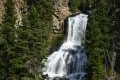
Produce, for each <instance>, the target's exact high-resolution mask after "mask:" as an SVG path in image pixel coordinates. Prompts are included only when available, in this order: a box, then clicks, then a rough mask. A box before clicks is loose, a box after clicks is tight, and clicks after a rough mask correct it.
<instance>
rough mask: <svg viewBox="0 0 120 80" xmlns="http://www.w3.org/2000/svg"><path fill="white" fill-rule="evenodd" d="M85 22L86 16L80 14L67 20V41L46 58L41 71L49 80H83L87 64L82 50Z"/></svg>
mask: <svg viewBox="0 0 120 80" xmlns="http://www.w3.org/2000/svg"><path fill="white" fill-rule="evenodd" d="M87 20H88V15H86V14H82V13H80V14H77V15H75V16H73V17H69V18H68V35H67V40H66V41H65V42H64V43H63V44H62V45H61V47H60V49H59V50H58V51H55V52H53V53H52V54H51V55H50V56H49V57H48V59H47V62H46V64H45V66H46V67H45V68H44V69H43V74H44V75H48V77H49V80H52V79H55V78H62V79H63V80H83V77H84V76H85V74H86V73H85V67H86V64H87V56H86V53H85V49H84V39H85V32H86V26H87ZM57 80H58V79H57Z"/></svg>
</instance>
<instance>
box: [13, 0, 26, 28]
mask: <svg viewBox="0 0 120 80" xmlns="http://www.w3.org/2000/svg"><path fill="white" fill-rule="evenodd" d="M13 2H14V10H15V12H16V18H17V19H16V23H15V28H18V27H19V26H21V25H22V18H23V12H25V2H24V0H13Z"/></svg>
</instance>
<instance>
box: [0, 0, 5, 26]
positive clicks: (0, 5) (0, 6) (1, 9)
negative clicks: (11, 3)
mask: <svg viewBox="0 0 120 80" xmlns="http://www.w3.org/2000/svg"><path fill="white" fill-rule="evenodd" d="M4 14H5V7H4V1H3V0H0V24H2V21H3V18H4Z"/></svg>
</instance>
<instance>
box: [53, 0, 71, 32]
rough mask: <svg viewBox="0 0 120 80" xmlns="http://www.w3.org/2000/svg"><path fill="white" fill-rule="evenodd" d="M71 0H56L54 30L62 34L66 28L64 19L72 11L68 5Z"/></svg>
mask: <svg viewBox="0 0 120 80" xmlns="http://www.w3.org/2000/svg"><path fill="white" fill-rule="evenodd" d="M68 2H69V0H54V4H55V6H54V9H55V12H54V15H53V32H54V33H55V34H62V33H63V30H64V27H63V25H64V19H65V18H66V17H67V16H69V15H70V14H71V13H70V11H69V7H68Z"/></svg>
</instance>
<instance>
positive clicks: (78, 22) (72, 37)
mask: <svg viewBox="0 0 120 80" xmlns="http://www.w3.org/2000/svg"><path fill="white" fill-rule="evenodd" d="M87 20H88V15H85V14H82V13H81V14H78V15H76V16H74V17H69V18H68V26H69V27H68V36H67V42H69V41H70V42H72V43H74V44H77V45H81V43H84V38H85V31H86V25H87Z"/></svg>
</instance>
